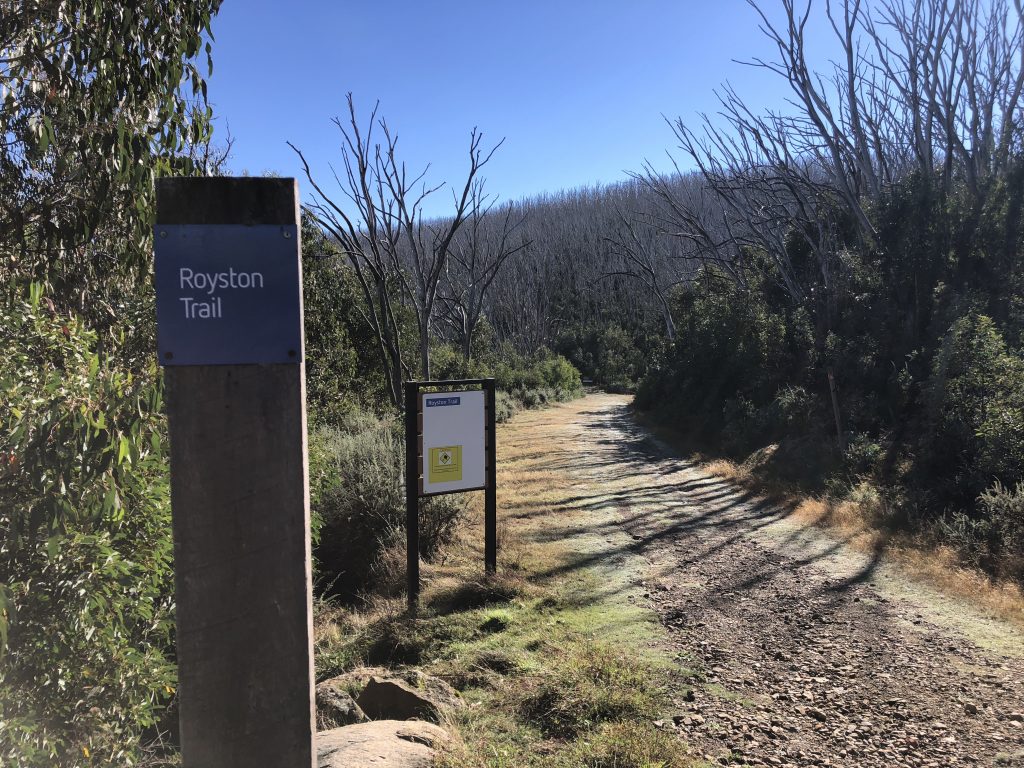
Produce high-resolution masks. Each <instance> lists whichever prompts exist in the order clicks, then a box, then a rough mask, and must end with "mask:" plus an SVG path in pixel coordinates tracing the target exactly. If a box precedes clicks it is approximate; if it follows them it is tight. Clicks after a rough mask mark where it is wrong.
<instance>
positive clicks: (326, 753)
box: [316, 720, 450, 768]
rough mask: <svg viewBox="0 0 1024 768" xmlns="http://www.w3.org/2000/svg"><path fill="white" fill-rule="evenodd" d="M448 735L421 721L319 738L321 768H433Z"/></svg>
mask: <svg viewBox="0 0 1024 768" xmlns="http://www.w3.org/2000/svg"><path fill="white" fill-rule="evenodd" d="M449 740H450V737H449V735H448V732H447V731H445V730H444V729H443V728H440V727H438V726H436V725H434V724H433V723H424V722H421V721H408V722H403V721H399V720H376V721H374V722H370V723H358V724H356V725H346V726H343V727H341V728H334V729H331V730H329V731H321V732H320V733H318V734H317V735H316V753H317V767H318V768H382V766H389V768H430V766H431V765H432V764H433V762H434V756H435V754H436V753H437V751H438V750H439V749H440V748H442V747H443V746H444V745H445V744H447V743H448V741H449Z"/></svg>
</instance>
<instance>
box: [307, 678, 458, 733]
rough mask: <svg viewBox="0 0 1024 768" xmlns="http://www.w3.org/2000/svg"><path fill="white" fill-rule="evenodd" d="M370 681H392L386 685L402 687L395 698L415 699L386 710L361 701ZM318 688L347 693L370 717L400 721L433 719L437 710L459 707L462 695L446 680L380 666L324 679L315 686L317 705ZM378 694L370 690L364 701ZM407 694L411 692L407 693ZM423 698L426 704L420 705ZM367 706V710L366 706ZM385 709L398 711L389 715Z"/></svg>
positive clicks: (378, 683)
mask: <svg viewBox="0 0 1024 768" xmlns="http://www.w3.org/2000/svg"><path fill="white" fill-rule="evenodd" d="M373 680H377V683H376V684H375V685H374V687H375V688H376V687H377V686H379V685H380V684H381V683H390V684H393V685H392V686H390V688H396V687H397V688H402V689H404V690H405V695H403V694H401V693H397V692H394V698H396V699H397V698H399V697H401V698H402V699H404V700H405V701H406V702H410V701H412V699H413V697H415V699H416V701H414V702H413V703H412V705H411V708H410V706H408V705H407V706H405V707H404V708H400V709H391V710H387V711H385V710H382V709H380V707H379V706H378V705H377V704H376V703H374V704H365V702H364V701H363V700H362V699H361V697H362V696H363V693H364V692H365V691H366V689H367V688H369V687H371V681H373ZM321 687H322V688H324V689H328V688H329V689H331V690H334V691H338V692H341V693H347V694H349V696H351V697H352V698H353V700H354V705H355V706H356V707H357V708H358V709H360V710H361V711H362V712H363V714H364V715H365V717H368V718H369V719H371V720H403V719H408V718H411V717H419V718H421V719H429V720H434V721H435V722H436V721H438V720H439V713H441V712H443V711H448V710H454V709H458V708H460V707H462V706H463V701H462V697H461V696H460V695H459V693H458V691H456V690H455V689H454V688H452V687H451V686H450V685H448V683H446V682H444V681H443V680H440V679H439V678H436V677H433V676H431V675H427V674H424V673H423V672H420V671H419V670H415V669H404V670H391V669H385V668H384V667H359V668H357V669H354V670H351V671H349V672H345V673H343V674H341V675H338V676H337V677H333V678H331V679H329V680H325V681H324V682H322V683H320V685H318V686H317V704H318V708H319V702H320V698H321V694H320V690H321ZM385 687H389V686H385ZM325 693H326V690H325ZM381 693H382V692H381V691H380V690H377V691H373V692H371V694H370V696H369V698H368V699H367V700H368V701H375V697H376V698H380V696H379V694H381ZM408 694H411V696H410V695H408ZM424 701H425V702H427V703H426V704H424V703H423V702H424ZM364 704H365V706H364ZM367 707H370V709H367ZM418 710H423V712H422V713H419V714H412V712H415V711H418ZM389 712H394V713H398V714H389ZM324 724H325V725H327V726H332V725H333V723H329V722H326V721H325V723H324ZM338 724H339V725H340V724H342V723H338Z"/></svg>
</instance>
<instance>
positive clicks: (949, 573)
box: [701, 458, 1024, 627]
mask: <svg viewBox="0 0 1024 768" xmlns="http://www.w3.org/2000/svg"><path fill="white" fill-rule="evenodd" d="M701 468H702V469H703V470H704V471H706V472H708V473H709V474H712V475H716V476H718V477H721V478H723V479H725V480H729V481H730V482H733V483H736V484H737V485H739V486H742V487H744V488H746V489H747V490H750V491H753V492H755V493H758V494H761V495H764V496H766V497H768V498H771V499H773V500H777V501H779V502H782V503H783V504H785V505H786V506H787V507H789V508H791V509H792V510H793V511H792V513H791V514H790V516H789V519H790V521H791V522H796V523H800V524H804V525H815V526H818V527H821V528H823V529H825V530H826V531H829V532H831V533H832V534H833V535H835V536H837V538H842V539H843V540H844V541H846V542H847V544H848V545H849V546H851V547H853V548H854V549H856V550H858V551H860V552H864V553H871V554H876V553H883V552H884V553H885V556H886V558H888V559H889V560H890V561H892V562H893V563H895V564H898V565H899V566H900V569H901V570H902V571H903V572H904V573H905V574H907V575H908V576H910V577H912V578H914V579H916V580H917V581H920V582H922V583H925V584H928V585H930V586H932V587H934V588H936V589H938V590H939V591H940V592H942V593H944V594H947V595H950V596H953V597H957V598H961V599H964V600H967V601H970V602H971V603H972V604H973V605H975V606H976V607H978V608H981V609H982V610H983V611H984V612H985V613H988V614H990V615H992V616H994V617H997V618H1000V619H1004V620H1007V621H1010V622H1013V623H1014V624H1016V625H1018V626H1021V627H1024V590H1022V589H1021V587H1020V585H1019V584H1016V583H1013V582H1009V581H996V580H993V579H992V578H991V577H990V576H989V575H988V574H986V573H985V572H984V571H982V570H981V569H980V568H975V567H972V566H970V565H967V564H965V562H964V559H963V557H962V556H961V554H960V553H959V552H957V551H956V550H955V549H954V548H953V547H950V546H948V545H945V544H943V543H942V542H941V540H940V537H939V536H937V535H936V534H935V533H934V532H930V531H927V530H925V531H919V532H912V531H908V530H903V529H901V528H899V527H898V526H895V525H893V523H892V520H891V517H890V514H889V511H888V510H887V509H886V507H885V504H884V502H883V501H882V495H881V494H880V493H879V492H878V491H877V489H875V488H873V487H872V486H871V485H870V484H869V483H867V482H864V483H861V484H860V485H859V486H857V487H856V488H854V489H853V490H852V491H851V492H850V493H849V494H848V496H847V497H846V498H843V499H834V498H831V497H829V496H819V497H812V496H805V495H802V494H800V492H799V490H798V489H794V488H793V487H792V486H784V485H780V484H778V483H774V482H773V481H771V480H766V479H764V478H762V477H760V476H759V475H758V474H757V473H755V472H752V471H751V469H750V468H749V467H748V466H745V465H743V464H737V463H735V462H732V461H729V460H727V459H721V458H719V459H713V460H710V461H707V462H704V463H702V464H701Z"/></svg>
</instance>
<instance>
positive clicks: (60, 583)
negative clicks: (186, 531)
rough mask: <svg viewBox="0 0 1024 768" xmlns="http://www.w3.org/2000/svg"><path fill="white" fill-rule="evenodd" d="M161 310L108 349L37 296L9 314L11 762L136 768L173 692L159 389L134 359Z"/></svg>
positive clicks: (7, 681)
mask: <svg viewBox="0 0 1024 768" xmlns="http://www.w3.org/2000/svg"><path fill="white" fill-rule="evenodd" d="M151 306H152V305H151V304H148V303H147V302H144V301H140V302H136V305H135V306H134V308H126V310H125V311H126V313H128V314H127V315H126V316H125V318H124V319H125V320H126V326H125V328H126V330H125V333H124V335H120V334H119V335H118V336H117V337H116V338H117V339H118V340H119V341H120V344H115V345H113V349H111V346H112V345H111V341H110V340H106V344H103V343H101V339H100V337H99V336H98V334H96V333H94V332H92V331H89V330H88V329H86V328H85V327H84V325H83V324H82V323H81V322H80V321H79V320H77V319H75V318H70V317H66V316H64V317H61V316H59V315H58V314H57V313H56V312H55V311H54V310H53V308H52V306H50V305H48V303H47V301H46V299H45V298H44V297H43V296H42V295H41V292H40V291H39V290H38V289H33V291H32V300H31V302H30V303H21V302H12V303H11V304H9V305H8V306H6V307H0V349H3V350H4V355H3V356H2V358H0V402H3V403H4V408H2V409H0V579H2V581H0V722H2V723H3V725H2V727H0V763H3V764H11V765H18V766H34V765H46V766H65V765H67V766H70V765H78V764H81V763H83V762H88V759H87V756H88V755H89V754H94V755H96V756H97V758H98V759H102V760H103V761H104V762H105V763H106V764H117V765H128V764H132V763H134V762H137V761H138V760H139V758H140V755H141V753H142V752H143V749H144V743H145V740H146V735H147V730H148V729H150V728H152V727H154V726H155V725H156V724H157V722H158V721H159V719H160V718H161V716H162V713H163V709H164V707H165V705H166V704H167V702H168V701H170V699H171V697H172V694H173V691H174V687H175V684H176V674H175V669H174V665H173V661H172V660H173V635H174V624H173V605H174V600H173V573H172V570H171V558H172V543H171V536H170V504H169V493H168V484H167V467H166V457H165V454H164V452H163V445H164V443H165V440H164V423H163V420H162V418H161V417H160V403H161V397H160V396H161V389H160V384H159V381H160V380H159V377H158V376H157V372H156V363H155V360H153V359H152V358H151V353H148V350H147V353H146V357H147V358H149V359H147V360H145V361H143V360H142V359H132V352H131V350H132V349H135V348H136V347H135V346H134V344H135V343H137V341H138V339H135V338H134V337H133V336H132V332H135V333H141V335H142V336H143V338H144V339H145V338H149V337H148V335H147V333H146V329H147V327H148V326H147V322H148V320H147V318H148V317H149V315H150V312H151ZM129 329H130V330H129ZM104 347H106V350H107V351H103V350H104ZM139 348H145V346H144V345H139ZM129 370H134V373H129ZM4 645H6V652H4V651H5V649H4ZM100 756H102V758H100Z"/></svg>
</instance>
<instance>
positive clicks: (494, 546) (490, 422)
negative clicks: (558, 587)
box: [483, 379, 498, 573]
mask: <svg viewBox="0 0 1024 768" xmlns="http://www.w3.org/2000/svg"><path fill="white" fill-rule="evenodd" d="M483 384H484V392H485V393H486V394H485V395H484V397H485V398H486V400H485V402H486V408H487V486H486V488H485V489H484V570H485V572H487V573H494V572H495V571H496V570H497V569H498V488H497V478H498V469H497V464H498V454H497V450H496V447H497V440H496V439H495V438H496V431H495V414H494V407H495V403H494V399H495V397H494V379H486V380H485V381H484V383H483Z"/></svg>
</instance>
